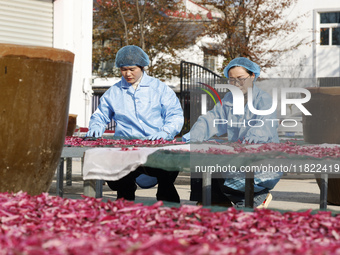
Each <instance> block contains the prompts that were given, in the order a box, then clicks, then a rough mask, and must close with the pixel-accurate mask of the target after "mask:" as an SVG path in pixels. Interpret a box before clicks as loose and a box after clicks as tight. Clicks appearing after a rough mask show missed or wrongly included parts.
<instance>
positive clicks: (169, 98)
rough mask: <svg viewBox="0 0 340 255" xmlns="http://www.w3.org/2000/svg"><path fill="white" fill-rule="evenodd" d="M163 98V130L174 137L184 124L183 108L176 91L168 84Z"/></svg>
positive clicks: (170, 136)
mask: <svg viewBox="0 0 340 255" xmlns="http://www.w3.org/2000/svg"><path fill="white" fill-rule="evenodd" d="M163 92H164V93H163V95H162V98H161V105H162V117H163V120H164V125H163V127H162V130H164V131H165V132H166V133H168V134H169V135H168V137H169V138H171V139H173V138H174V137H175V136H176V135H177V134H178V133H179V132H180V131H181V130H182V127H183V124H184V117H183V110H182V107H181V104H180V102H179V100H178V98H177V96H176V94H175V92H174V91H173V90H172V89H171V88H169V87H168V86H167V85H166V86H165V89H164V91H163Z"/></svg>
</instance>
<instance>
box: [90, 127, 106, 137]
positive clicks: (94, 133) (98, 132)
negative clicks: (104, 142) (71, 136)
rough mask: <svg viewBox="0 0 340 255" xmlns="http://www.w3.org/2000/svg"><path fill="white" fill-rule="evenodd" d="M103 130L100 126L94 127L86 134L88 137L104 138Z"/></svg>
mask: <svg viewBox="0 0 340 255" xmlns="http://www.w3.org/2000/svg"><path fill="white" fill-rule="evenodd" d="M103 133H104V132H103V129H102V128H101V127H100V126H93V127H91V128H90V129H89V131H88V132H87V133H86V137H95V138H98V137H102V136H103Z"/></svg>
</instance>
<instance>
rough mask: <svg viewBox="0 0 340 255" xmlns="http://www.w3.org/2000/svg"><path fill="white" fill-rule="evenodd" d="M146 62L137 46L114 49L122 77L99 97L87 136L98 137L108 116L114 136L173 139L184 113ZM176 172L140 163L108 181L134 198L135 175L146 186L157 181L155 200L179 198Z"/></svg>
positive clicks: (111, 185)
mask: <svg viewBox="0 0 340 255" xmlns="http://www.w3.org/2000/svg"><path fill="white" fill-rule="evenodd" d="M147 65H149V57H148V55H147V54H146V53H145V52H144V51H143V50H142V49H141V48H140V47H138V46H135V45H128V46H125V47H123V48H121V49H120V50H119V51H118V52H117V54H116V67H118V68H120V71H121V74H122V79H121V81H119V82H118V83H116V84H114V85H113V86H112V87H110V88H109V89H108V90H107V91H106V92H105V93H104V95H103V96H102V97H101V98H100V104H99V106H98V109H97V110H96V111H95V112H94V113H93V114H92V116H91V119H90V124H89V131H88V133H87V136H93V137H101V136H102V135H103V133H104V131H105V128H106V125H107V124H108V123H110V121H111V119H113V120H114V121H115V123H116V126H115V136H116V137H119V138H123V139H136V138H139V139H149V140H157V139H166V140H172V139H174V137H175V136H176V135H177V134H178V133H179V132H180V131H181V129H182V126H183V123H184V117H183V110H182V108H181V105H180V102H179V100H178V98H177V96H176V94H175V93H174V91H173V90H172V89H170V88H169V87H168V86H167V85H166V84H165V83H163V82H161V81H160V80H159V79H156V78H153V77H151V76H149V75H148V74H147V73H146V72H145V71H144V67H145V66H147ZM145 174H147V175H150V176H146V175H145ZM177 175H178V172H175V171H173V172H168V171H165V170H162V169H152V168H145V167H140V168H138V169H137V170H136V171H134V172H132V173H130V174H129V175H128V176H126V177H124V178H122V179H121V180H119V181H108V185H109V187H110V188H111V189H113V190H117V197H118V198H125V199H128V200H134V199H135V190H136V188H137V187H136V184H135V179H136V178H137V183H138V184H141V183H143V185H142V186H143V187H145V188H148V187H152V186H154V185H155V184H156V183H157V182H158V192H157V199H158V200H165V201H170V202H179V196H178V193H177V191H176V188H175V187H174V181H175V179H176V177H177ZM151 176H153V177H154V178H152V177H151ZM148 177H149V178H148ZM140 186H141V185H140Z"/></svg>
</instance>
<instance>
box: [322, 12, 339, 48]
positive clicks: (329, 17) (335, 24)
mask: <svg viewBox="0 0 340 255" xmlns="http://www.w3.org/2000/svg"><path fill="white" fill-rule="evenodd" d="M320 45H339V46H340V12H325V13H320Z"/></svg>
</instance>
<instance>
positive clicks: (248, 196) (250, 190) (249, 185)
mask: <svg viewBox="0 0 340 255" xmlns="http://www.w3.org/2000/svg"><path fill="white" fill-rule="evenodd" d="M245 185H246V187H245V201H244V202H245V207H248V208H253V207H254V172H247V173H246V184H245Z"/></svg>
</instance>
